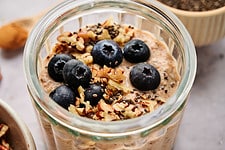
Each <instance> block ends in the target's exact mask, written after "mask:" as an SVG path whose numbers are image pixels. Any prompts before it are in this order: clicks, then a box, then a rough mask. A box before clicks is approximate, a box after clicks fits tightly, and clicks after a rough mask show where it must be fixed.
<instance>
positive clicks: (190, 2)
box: [158, 0, 225, 11]
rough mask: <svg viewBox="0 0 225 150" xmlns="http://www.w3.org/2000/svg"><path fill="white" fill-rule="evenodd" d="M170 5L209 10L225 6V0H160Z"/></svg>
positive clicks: (192, 9) (193, 9) (189, 9)
mask: <svg viewBox="0 0 225 150" xmlns="http://www.w3.org/2000/svg"><path fill="white" fill-rule="evenodd" d="M158 1H160V2H162V3H164V4H166V5H168V6H170V7H174V8H177V9H181V10H187V11H209V10H213V9H217V8H221V7H224V6H225V0H158Z"/></svg>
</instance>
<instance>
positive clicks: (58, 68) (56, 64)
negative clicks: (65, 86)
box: [48, 54, 73, 82]
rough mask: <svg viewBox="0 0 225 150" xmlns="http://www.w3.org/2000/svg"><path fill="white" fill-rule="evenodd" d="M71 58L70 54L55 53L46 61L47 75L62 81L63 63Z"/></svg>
mask: <svg viewBox="0 0 225 150" xmlns="http://www.w3.org/2000/svg"><path fill="white" fill-rule="evenodd" d="M71 59H73V56H72V55H68V54H56V55H55V56H54V57H52V58H51V60H50V61H49V63H48V74H49V76H50V77H51V78H52V79H53V80H55V81H57V82H62V81H63V75H62V70H63V67H64V65H65V63H66V62H67V61H69V60H71Z"/></svg>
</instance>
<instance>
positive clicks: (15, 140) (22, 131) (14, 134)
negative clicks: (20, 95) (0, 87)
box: [0, 99, 36, 150]
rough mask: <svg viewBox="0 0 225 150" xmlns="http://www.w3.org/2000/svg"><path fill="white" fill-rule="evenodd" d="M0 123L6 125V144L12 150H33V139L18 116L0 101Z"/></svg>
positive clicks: (34, 147)
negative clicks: (7, 128)
mask: <svg viewBox="0 0 225 150" xmlns="http://www.w3.org/2000/svg"><path fill="white" fill-rule="evenodd" d="M0 123H4V124H6V125H8V127H9V130H8V131H7V142H8V143H9V144H10V146H11V147H12V148H13V149H21V150H35V149H36V146H35V143H34V140H33V137H32V135H31V133H30V131H29V129H28V128H27V126H26V125H25V123H24V122H23V121H22V120H21V118H20V117H19V116H18V114H17V113H16V112H15V111H14V110H13V109H12V108H11V107H10V106H9V105H8V104H7V103H6V102H4V101H3V100H1V99H0Z"/></svg>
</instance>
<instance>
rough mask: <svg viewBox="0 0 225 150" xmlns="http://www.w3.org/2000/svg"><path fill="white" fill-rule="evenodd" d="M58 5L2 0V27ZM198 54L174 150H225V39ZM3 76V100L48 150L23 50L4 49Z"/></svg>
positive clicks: (49, 0) (41, 149)
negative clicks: (31, 95) (30, 92)
mask: <svg viewBox="0 0 225 150" xmlns="http://www.w3.org/2000/svg"><path fill="white" fill-rule="evenodd" d="M58 2H59V0H58V1H57V0H17V1H12V0H10V1H9V0H0V26H2V25H4V24H7V23H9V22H11V21H14V20H17V19H20V18H23V17H32V16H35V15H37V14H39V13H40V12H43V11H45V10H48V9H50V8H51V7H53V6H54V5H55V4H57V3H58ZM6 36H7V35H6ZM196 51H197V56H198V71H197V77H196V80H195V83H194V87H193V89H192V92H191V95H190V99H189V101H188V104H187V109H186V110H185V113H184V116H183V120H182V123H181V126H180V130H179V132H178V136H177V141H176V143H175V147H174V150H225V109H224V107H225V69H224V66H225V58H224V55H225V38H224V39H222V40H220V41H217V42H216V43H213V44H211V45H208V46H204V47H196ZM0 72H1V74H2V79H1V81H0V98H1V99H3V100H4V101H6V102H7V103H8V104H9V105H10V106H11V107H12V108H13V109H14V110H15V111H16V112H17V113H18V115H19V116H21V118H22V119H23V120H24V121H25V123H26V125H27V126H28V128H29V129H30V131H31V133H32V135H33V137H34V140H35V143H36V146H37V149H38V150H45V145H44V141H43V138H42V135H41V132H40V128H39V124H38V121H37V119H36V116H35V112H34V109H33V107H32V104H31V100H30V98H29V95H28V92H27V89H26V81H25V77H24V71H23V48H20V49H16V50H13V51H9V50H3V49H1V48H0ZM0 115H4V114H0Z"/></svg>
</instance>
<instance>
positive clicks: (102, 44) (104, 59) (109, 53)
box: [91, 40, 123, 68]
mask: <svg viewBox="0 0 225 150" xmlns="http://www.w3.org/2000/svg"><path fill="white" fill-rule="evenodd" d="M91 55H92V56H93V60H94V63H96V64H99V65H100V66H103V65H106V66H108V67H111V68H115V67H116V66H118V65H119V64H121V62H122V61H123V53H122V50H121V48H120V47H119V45H118V44H117V43H116V42H114V41H112V40H102V41H99V42H97V43H96V44H95V45H94V47H93V49H92V51H91Z"/></svg>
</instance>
